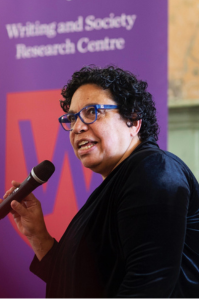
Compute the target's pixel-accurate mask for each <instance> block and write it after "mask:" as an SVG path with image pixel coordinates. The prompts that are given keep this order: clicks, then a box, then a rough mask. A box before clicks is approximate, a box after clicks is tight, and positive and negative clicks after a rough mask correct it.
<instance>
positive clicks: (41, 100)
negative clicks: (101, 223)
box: [0, 0, 168, 298]
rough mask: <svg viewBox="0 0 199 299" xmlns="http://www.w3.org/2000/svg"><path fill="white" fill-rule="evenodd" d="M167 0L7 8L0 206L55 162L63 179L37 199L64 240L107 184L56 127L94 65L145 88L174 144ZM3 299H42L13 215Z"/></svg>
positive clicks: (87, 0) (86, 0)
mask: <svg viewBox="0 0 199 299" xmlns="http://www.w3.org/2000/svg"><path fill="white" fill-rule="evenodd" d="M167 14H168V7H167V0H162V1H160V0H150V1H149V0H131V1H129V0H122V1H115V0H109V1H107V0H106V1H105V0H100V1H97V0H95V1H93V0H83V1H82V0H71V1H66V0H42V1H40V0H34V1H30V0H17V1H16V0H1V2H0V36H1V47H0V67H1V72H0V82H1V83H0V84H1V101H0V105H1V107H0V113H1V117H0V122H1V123H0V127H1V135H0V140H1V143H0V144H1V156H0V159H1V172H0V176H1V180H0V182H1V183H0V197H1V198H2V196H3V194H4V193H5V190H7V189H8V188H10V186H11V180H13V179H15V180H17V181H23V180H24V179H25V178H26V177H27V175H28V174H29V172H30V170H31V169H32V167H34V166H36V165H37V164H38V163H39V162H41V161H43V160H46V159H48V160H51V161H52V162H53V163H54V164H55V167H56V172H55V174H54V175H53V176H52V178H51V179H50V181H49V182H48V183H47V184H46V185H45V186H43V187H40V188H38V189H37V190H36V191H35V192H34V193H35V195H36V196H37V197H38V199H39V200H41V204H42V208H43V211H44V216H45V221H46V225H47V228H48V230H49V231H50V233H51V234H52V235H53V236H55V237H56V238H57V239H58V240H59V238H60V237H61V235H62V234H63V232H64V230H65V229H66V227H67V225H68V224H69V222H70V221H71V219H72V217H73V216H74V215H75V213H76V212H77V211H78V209H79V208H80V207H81V206H82V205H83V204H84V202H85V200H86V199H87V198H88V196H89V194H90V193H91V192H92V190H93V189H94V188H95V187H96V186H98V185H99V183H100V182H101V181H102V179H101V177H100V176H99V175H97V174H94V173H92V172H91V171H90V170H88V169H85V168H84V167H82V165H81V164H80V162H79V161H78V160H77V159H76V158H75V156H74V153H73V150H72V147H71V145H70V143H69V138H68V135H67V133H66V132H64V131H63V129H62V128H61V127H60V125H59V123H58V117H59V116H60V115H62V114H63V111H62V110H61V108H60V106H59V99H60V98H61V95H60V90H61V88H62V87H63V86H64V85H65V84H66V82H67V81H68V79H70V77H71V75H72V73H73V72H74V71H77V70H79V69H80V68H81V67H83V66H85V65H88V64H96V65H98V66H101V67H104V66H106V65H110V64H114V65H116V66H118V67H121V68H123V69H125V70H129V71H131V72H132V73H134V74H135V75H136V76H138V78H139V79H142V80H146V81H147V82H148V85H149V87H148V90H149V92H151V93H152V95H153V98H154V100H155V102H156V107H157V116H158V120H159V124H160V128H161V133H160V137H159V142H158V143H159V145H160V147H161V148H163V149H166V142H167ZM0 238H1V255H0V297H21V298H23V297H44V296H45V283H44V282H42V281H41V280H40V279H39V278H37V277H36V276H34V275H33V274H32V273H30V272H29V265H30V262H31V260H32V258H33V252H32V249H31V248H30V246H29V244H28V243H27V241H26V240H25V238H24V237H23V236H22V235H20V234H19V233H18V232H17V229H16V226H15V223H14V221H13V219H12V217H11V216H10V215H9V216H8V217H5V218H4V219H2V220H1V221H0Z"/></svg>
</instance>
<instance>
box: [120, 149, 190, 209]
mask: <svg viewBox="0 0 199 299" xmlns="http://www.w3.org/2000/svg"><path fill="white" fill-rule="evenodd" d="M121 172H123V173H122V175H121V180H122V189H123V199H124V198H125V197H133V198H134V201H135V199H136V200H137V204H138V205H142V204H147V205H148V204H150V205H151V204H162V203H163V204H165V203H166V204H172V205H173V204H176V205H178V204H179V203H180V202H181V201H183V199H184V204H185V206H187V204H188V200H189V197H190V193H191V184H192V183H191V181H192V177H193V175H192V173H191V171H190V170H189V168H188V167H187V166H186V165H185V163H184V162H183V161H182V160H180V159H179V158H178V157H177V156H175V155H173V154H171V153H169V152H167V151H163V150H161V149H153V148H149V149H145V150H141V151H139V152H137V153H136V154H132V155H131V156H130V157H129V158H128V159H127V160H126V163H125V165H123V169H121Z"/></svg>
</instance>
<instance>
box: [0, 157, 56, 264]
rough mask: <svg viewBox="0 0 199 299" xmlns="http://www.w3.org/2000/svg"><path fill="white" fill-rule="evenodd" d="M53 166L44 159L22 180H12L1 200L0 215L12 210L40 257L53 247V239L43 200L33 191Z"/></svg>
mask: <svg viewBox="0 0 199 299" xmlns="http://www.w3.org/2000/svg"><path fill="white" fill-rule="evenodd" d="M54 170H55V167H54V165H53V164H52V163H51V162H50V161H47V160H45V161H43V162H42V163H40V164H38V165H37V166H36V167H34V168H33V169H32V170H31V173H30V175H29V176H28V177H27V178H26V179H25V180H24V181H23V183H21V184H20V183H17V182H16V181H12V185H13V187H11V188H10V190H8V191H7V192H6V193H5V195H4V200H3V201H1V200H0V201H1V203H0V219H2V218H3V217H5V216H6V215H7V214H8V213H9V212H11V213H12V214H13V217H14V220H15V222H16V224H17V227H18V229H19V231H20V232H21V233H22V234H23V235H25V236H26V237H27V238H28V240H29V241H30V244H31V246H32V248H33V250H34V252H35V254H36V255H37V257H38V259H39V260H41V259H42V258H43V256H44V255H45V254H46V253H47V252H48V250H49V249H50V248H51V247H52V245H53V243H54V239H53V238H52V237H51V236H50V235H49V233H48V231H47V229H46V225H45V222H44V217H43V212H42V209H41V204H40V201H39V200H38V199H37V198H36V197H35V196H34V195H33V194H32V193H31V192H32V191H33V190H34V189H36V188H37V187H38V186H40V185H42V184H43V183H45V182H47V180H48V179H49V178H50V177H51V175H52V174H53V172H54Z"/></svg>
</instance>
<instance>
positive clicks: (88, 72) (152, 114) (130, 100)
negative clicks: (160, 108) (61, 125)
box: [60, 66, 159, 141]
mask: <svg viewBox="0 0 199 299" xmlns="http://www.w3.org/2000/svg"><path fill="white" fill-rule="evenodd" d="M85 84H96V85H98V86H100V87H101V88H102V89H108V90H109V91H110V92H111V94H112V96H113V100H114V101H115V102H116V103H117V104H118V105H119V113H120V114H121V115H122V117H124V118H125V119H130V120H131V121H134V120H138V119H142V125H141V129H140V131H139V133H138V136H139V138H140V140H141V141H144V140H146V139H147V138H148V137H150V136H152V137H154V138H155V140H156V141H157V140H158V133H159V126H158V123H157V119H156V108H155V103H154V101H153V100H152V95H151V94H150V93H149V92H147V91H146V89H147V86H148V85H147V82H144V81H141V80H137V78H136V77H135V75H133V74H132V73H130V72H128V71H124V70H122V69H120V68H117V67H114V66H108V67H106V68H99V67H96V66H87V67H83V68H82V69H81V70H80V71H79V72H75V73H74V74H73V76H72V79H71V80H69V81H68V82H67V85H65V86H64V87H63V89H62V92H61V94H62V96H63V97H64V98H65V100H64V101H60V105H61V107H62V109H63V110H64V111H65V112H66V113H67V112H68V110H69V107H70V104H71V100H72V97H73V95H74V93H75V91H76V90H77V89H78V88H79V87H80V86H82V85H85Z"/></svg>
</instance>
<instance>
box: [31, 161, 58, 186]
mask: <svg viewBox="0 0 199 299" xmlns="http://www.w3.org/2000/svg"><path fill="white" fill-rule="evenodd" d="M33 170H34V173H35V175H36V176H37V177H38V178H39V179H40V180H42V181H44V182H47V181H48V179H49V178H50V177H51V175H52V174H53V172H54V171H55V166H54V164H53V163H52V162H50V161H48V160H45V161H43V162H41V163H40V164H38V165H37V166H35V167H34V168H33Z"/></svg>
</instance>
